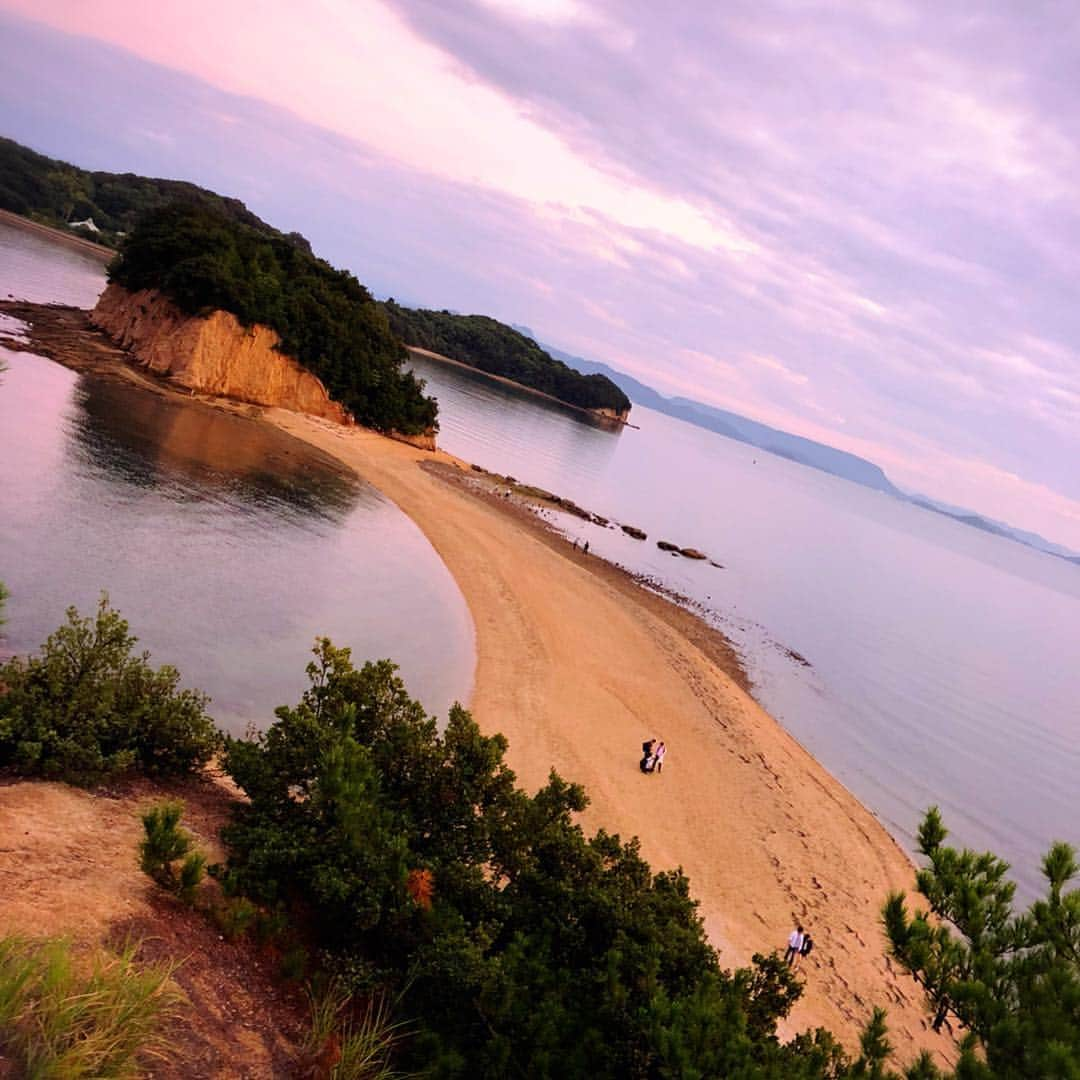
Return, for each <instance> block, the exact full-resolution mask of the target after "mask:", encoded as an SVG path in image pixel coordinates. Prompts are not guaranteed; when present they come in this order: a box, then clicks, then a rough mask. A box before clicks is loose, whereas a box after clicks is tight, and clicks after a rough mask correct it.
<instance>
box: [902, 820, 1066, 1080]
mask: <svg viewBox="0 0 1080 1080" xmlns="http://www.w3.org/2000/svg"><path fill="white" fill-rule="evenodd" d="M947 836H948V833H947V831H946V829H945V826H944V824H943V823H942V819H941V814H940V813H939V811H938V809H937V808H936V807H934V808H932V809H931V810H929V811H928V812H927V814H926V817H925V819H924V820H923V823H922V826H921V828H920V830H919V851H920V852H921V853H922V855H924V856H925V857H926V859H927V860H928V865H927V866H926V867H925V868H924V869H922V870H920V871H919V873H918V875H917V879H916V881H917V885H918V889H919V892H920V893H921V894H922V896H923V897H924V898H925V899H926V901H927V903H928V907H927V909H925V910H922V909H916V910H915V911H914V912H909V911H908V909H907V905H906V898H905V896H904V895H903V894H902V893H894V894H893V895H891V896H890V897H889V900H888V903H887V904H886V906H885V908H884V913H883V918H884V923H885V928H886V932H887V934H888V937H889V942H890V946H891V950H892V953H893V955H894V956H895V957H896V959H897V960H899V961H900V963H901V964H902V965H903V966H904V967H905V968H906V969H907V970H908V971H909V972H910V973H911V974H912V975H913V976H914V977H915V979H916V980H917V981H918V982H919V983H920V984H921V985H922V987H923V989H924V990H925V992H926V995H927V998H928V1001H929V1003H930V1005H931V1008H932V1010H933V1016H934V1026H935V1028H941V1027H942V1026H946V1025H947V1026H949V1027H950V1028H952V1027H953V1024H954V1023H955V1024H956V1025H958V1027H959V1028H960V1029H961V1030H962V1031H964V1032H966V1033H967V1034H966V1037H965V1039H964V1042H963V1046H962V1053H963V1056H962V1059H961V1062H960V1066H959V1071H958V1075H960V1076H964V1077H994V1078H1000V1080H1013V1078H1016V1080H1020V1078H1028V1077H1043V1076H1045V1077H1059V1076H1061V1077H1065V1076H1080V891H1077V890H1075V889H1074V890H1071V891H1068V892H1066V891H1065V889H1066V886H1067V885H1068V883H1069V882H1070V880H1071V879H1072V878H1074V877H1075V876H1076V874H1077V870H1078V867H1077V862H1076V856H1075V853H1074V851H1073V849H1072V848H1071V847H1070V846H1069V845H1068V844H1064V843H1057V844H1054V845H1053V847H1051V849H1050V851H1049V853H1048V854H1047V856H1046V857H1045V859H1044V860H1043V867H1042V869H1043V875H1044V877H1045V878H1046V881H1047V896H1046V898H1045V899H1040V900H1037V901H1035V902H1034V903H1033V904H1032V905H1031V907H1030V908H1029V909H1028V910H1027V911H1025V912H1021V913H1019V914H1016V913H1014V911H1013V897H1014V893H1015V886H1014V884H1013V883H1012V882H1011V881H1009V880H1007V878H1006V874H1007V872H1008V869H1009V867H1008V864H1007V863H1006V862H1004V861H1003V860H1002V859H1000V858H998V857H997V856H996V855H993V854H991V853H989V852H974V851H970V850H968V849H964V850H957V849H955V848H952V847H949V846H947V845H946V844H945V840H946V838H947Z"/></svg>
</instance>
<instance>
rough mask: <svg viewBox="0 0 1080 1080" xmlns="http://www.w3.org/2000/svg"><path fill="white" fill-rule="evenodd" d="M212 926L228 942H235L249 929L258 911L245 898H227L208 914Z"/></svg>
mask: <svg viewBox="0 0 1080 1080" xmlns="http://www.w3.org/2000/svg"><path fill="white" fill-rule="evenodd" d="M210 914H211V916H212V917H213V920H214V924H215V925H216V926H217V928H218V929H219V930H220V931H221V932H222V933H223V934H224V935H225V937H226V938H228V939H229V941H235V940H236V939H237V938H239V937H243V936H244V934H246V933H247V932H248V930H250V929H251V927H252V925H253V924H254V922H255V919H256V918H257V916H258V914H259V909H258V908H257V907H256V906H255V905H254V904H253V903H252V902H251V901H250V900H248V899H247V898H246V897H243V896H227V897H225V898H224V899H223V900H221V901H220V903H217V904H215V905H214V907H213V908H212V909H211V912H210Z"/></svg>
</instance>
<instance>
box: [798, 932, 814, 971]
mask: <svg viewBox="0 0 1080 1080" xmlns="http://www.w3.org/2000/svg"><path fill="white" fill-rule="evenodd" d="M813 948H814V939H813V938H812V937H811V936H810V931H809V930H807V931H806V933H805V934H803V942H802V945H801V946H800V947H799V956H809V955H810V953H811V952H812V951H813ZM798 960H799V957H798V956H797V957H796V958H795V962H796V964H798Z"/></svg>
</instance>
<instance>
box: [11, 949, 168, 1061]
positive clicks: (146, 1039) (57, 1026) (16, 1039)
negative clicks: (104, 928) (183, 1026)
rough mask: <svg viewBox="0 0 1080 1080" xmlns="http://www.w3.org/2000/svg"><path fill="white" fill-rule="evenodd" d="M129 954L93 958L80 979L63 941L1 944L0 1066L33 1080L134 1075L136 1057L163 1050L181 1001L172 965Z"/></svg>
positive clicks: (133, 952)
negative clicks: (10, 1065) (165, 1030)
mask: <svg viewBox="0 0 1080 1080" xmlns="http://www.w3.org/2000/svg"><path fill="white" fill-rule="evenodd" d="M135 953H136V946H134V945H128V946H126V947H125V948H124V949H122V950H121V951H120V952H119V953H116V954H104V953H99V954H97V955H95V956H94V957H93V958H92V959H91V960H90V961H89V965H88V966H89V971H88V973H85V974H83V973H80V972H79V970H78V965H76V964H75V963H73V960H72V956H71V948H70V945H69V944H68V942H66V941H62V940H45V941H37V942H34V941H29V940H26V939H24V938H18V937H5V938H0V1066H2V1065H3V1063H4V1061H5V1059H7V1060H10V1062H11V1063H13V1065H14V1068H15V1073H14V1075H16V1076H26V1077H34V1078H35V1080H80V1078H86V1080H90V1078H109V1077H134V1076H137V1075H140V1074H141V1073H142V1071H143V1070H142V1069H141V1068H140V1058H147V1057H150V1056H161V1055H162V1054H163V1052H164V1051H166V1049H167V1047H168V1042H167V1040H166V1038H165V1037H164V1036H163V1035H162V1033H161V1028H162V1027H163V1026H164V1024H165V1022H166V1021H168V1020H169V1019H170V1018H171V1016H173V1015H174V1013H175V1010H176V1006H177V1004H178V1002H179V1001H180V995H179V993H178V992H177V990H176V989H175V988H174V986H173V985H172V983H171V975H172V972H173V971H174V970H175V965H172V964H149V965H142V966H140V965H137V964H136V963H135V960H134V957H135ZM2 1071H3V1070H2V1068H0V1072H2ZM3 1075H9V1074H7V1073H6V1072H5V1073H3Z"/></svg>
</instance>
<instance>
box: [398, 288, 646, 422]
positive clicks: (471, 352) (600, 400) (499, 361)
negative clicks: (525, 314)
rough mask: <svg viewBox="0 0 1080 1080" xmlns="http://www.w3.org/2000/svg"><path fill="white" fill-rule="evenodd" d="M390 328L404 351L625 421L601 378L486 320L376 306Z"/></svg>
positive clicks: (617, 394)
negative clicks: (452, 363)
mask: <svg viewBox="0 0 1080 1080" xmlns="http://www.w3.org/2000/svg"><path fill="white" fill-rule="evenodd" d="M382 307H383V310H384V311H385V312H386V314H387V316H388V318H389V320H390V328H391V329H392V330H393V332H394V333H395V334H396V335H397V336H398V337H399V338H400V339H401V340H402V341H403V342H404V343H405V344H406V345H409V346H415V347H417V348H420V349H424V350H426V351H428V352H432V353H437V354H438V355H440V356H445V357H448V358H449V359H451V360H456V361H458V362H459V363H462V364H467V365H468V366H469V367H474V368H476V369H478V370H479V371H483V372H486V373H487V374H489V375H497V376H500V377H501V378H504V379H510V380H512V381H513V382H517V383H520V384H521V385H522V386H527V387H529V388H530V389H533V390H538V391H540V392H541V393H543V394H547V395H548V396H550V397H553V398H557V399H558V400H559V401H564V402H566V403H567V404H568V405H574V406H576V407H577V408H580V409H587V410H589V411H590V412H594V413H598V414H600V415H605V416H609V417H611V418H613V419H617V420H625V419H626V417H627V416H628V415H629V413H630V408H631V402H630V398H629V397H627V395H626V394H625V393H624V392H623V391H622V390H621V389H619V387H618V386H617V385H616V384H615V382H614V381H613V380H612V379H610V378H609V377H608V376H607V375H606V374H596V373H582V372H581V371H578V370H575V369H574V368H573V367H571V366H569V365H568V364H566V363H563V362H562V360H560V359H557V358H556V357H554V356H552V355H551V353H550V352H549V351H547V350H545V349H544V348H542V347H541V346H540V345H539V344H538V343H537V342H536V341H535V340H534V339H532V338H531V337H527V336H526V335H525V334H522V333H520V332H519V331H518V330H516V329H514V327H512V326H507V325H506V324H505V323H501V322H499V321H498V320H496V319H492V318H489V317H488V316H486V315H458V314H455V313H454V312H451V311H426V310H424V309H417V308H407V307H402V306H401V305H400V304H398V303H396V302H395V301H394V299H393V298H392V297H391V298H390V299H389V300H386V301H385V302H384V303H383V304H382Z"/></svg>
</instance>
